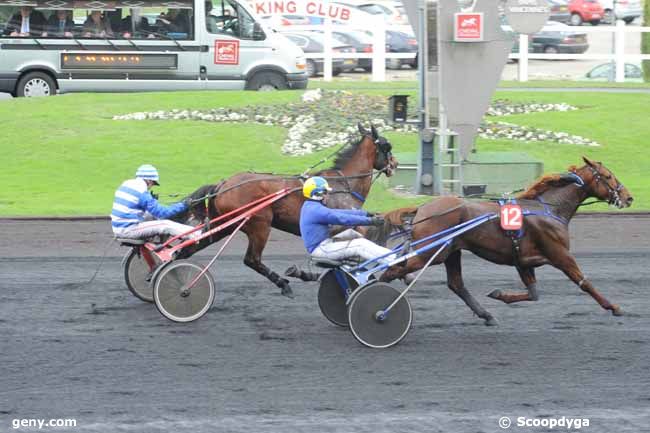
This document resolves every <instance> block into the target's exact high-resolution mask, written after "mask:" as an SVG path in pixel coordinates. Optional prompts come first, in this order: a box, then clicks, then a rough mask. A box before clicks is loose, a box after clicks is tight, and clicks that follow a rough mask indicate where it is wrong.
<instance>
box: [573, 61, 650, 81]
mask: <svg viewBox="0 0 650 433" xmlns="http://www.w3.org/2000/svg"><path fill="white" fill-rule="evenodd" d="M615 69H616V66H615V65H614V64H613V63H611V62H610V63H603V64H601V65H598V66H596V67H594V68H593V69H592V70H591V71H589V72H587V73H586V74H585V77H584V79H585V80H594V81H608V80H610V79H613V78H614V77H615V76H616V70H615ZM625 81H630V82H634V83H642V82H643V71H642V70H641V68H639V67H638V66H637V65H633V64H632V63H626V64H625Z"/></svg>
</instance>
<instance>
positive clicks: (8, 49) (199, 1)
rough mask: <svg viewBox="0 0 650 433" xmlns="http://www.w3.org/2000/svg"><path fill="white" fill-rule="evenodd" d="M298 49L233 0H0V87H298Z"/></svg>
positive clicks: (26, 91)
mask: <svg viewBox="0 0 650 433" xmlns="http://www.w3.org/2000/svg"><path fill="white" fill-rule="evenodd" d="M307 80H308V77H307V70H306V60H305V57H304V53H303V52H302V50H301V49H300V48H298V47H297V46H296V45H294V44H293V43H292V42H290V41H289V40H288V39H286V38H285V37H284V36H282V35H280V34H279V33H276V32H275V31H273V30H270V29H269V28H267V27H264V25H263V24H261V23H260V22H259V21H257V20H256V19H255V17H254V14H253V13H252V12H251V10H250V9H249V7H248V6H247V5H246V4H245V3H244V2H243V1H242V2H239V1H237V0H0V92H6V93H11V94H12V95H13V96H25V97H35V96H49V95H54V94H57V93H70V92H133V91H165V90H203V89H206V90H218V89H229V90H242V89H248V90H274V89H278V90H283V89H304V88H306V87H307Z"/></svg>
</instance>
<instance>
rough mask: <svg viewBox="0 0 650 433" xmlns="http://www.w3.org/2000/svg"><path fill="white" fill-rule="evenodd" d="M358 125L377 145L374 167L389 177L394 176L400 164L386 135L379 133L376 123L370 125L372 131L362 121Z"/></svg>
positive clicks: (375, 145)
mask: <svg viewBox="0 0 650 433" xmlns="http://www.w3.org/2000/svg"><path fill="white" fill-rule="evenodd" d="M357 127H358V128H359V132H360V133H361V135H363V136H364V137H366V138H367V139H369V140H371V141H372V144H373V145H374V147H375V161H374V163H373V168H374V169H375V170H379V171H383V172H384V173H386V176H387V177H390V176H392V175H393V172H394V171H395V169H396V168H397V164H398V163H397V160H396V159H395V157H394V156H393V153H392V150H393V146H392V145H391V144H390V142H389V141H388V140H387V139H386V138H385V137H382V136H381V135H379V133H378V132H377V129H376V128H375V126H374V125H370V131H368V130H367V129H365V128H364V127H363V125H361V123H359V124H358V125H357Z"/></svg>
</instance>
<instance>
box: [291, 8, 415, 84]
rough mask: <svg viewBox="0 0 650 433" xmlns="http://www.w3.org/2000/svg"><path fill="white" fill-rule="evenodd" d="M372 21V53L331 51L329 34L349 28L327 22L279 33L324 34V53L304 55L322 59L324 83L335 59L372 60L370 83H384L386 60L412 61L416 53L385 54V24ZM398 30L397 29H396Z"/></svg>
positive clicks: (376, 19)
mask: <svg viewBox="0 0 650 433" xmlns="http://www.w3.org/2000/svg"><path fill="white" fill-rule="evenodd" d="M369 19H370V20H374V22H373V23H370V25H368V28H369V29H370V30H369V31H370V32H372V53H360V52H356V53H339V52H333V51H332V41H333V39H332V35H331V32H334V31H341V32H346V31H349V30H350V29H351V28H354V27H351V26H347V25H332V24H328V23H327V20H326V22H325V24H324V25H309V26H298V25H293V26H290V27H287V28H286V29H285V28H282V29H281V32H280V33H282V32H286V33H292V32H294V31H297V32H300V31H312V30H317V31H320V32H323V33H324V37H323V39H324V43H325V46H324V47H323V50H324V52H322V53H305V57H306V58H308V59H324V64H323V77H324V79H325V81H331V80H332V60H333V59H334V58H336V59H372V81H386V59H413V58H415V55H416V54H417V53H390V52H386V23H385V21H384V20H383V18H381V17H377V18H375V17H374V16H370V17H369ZM397 30H399V29H397Z"/></svg>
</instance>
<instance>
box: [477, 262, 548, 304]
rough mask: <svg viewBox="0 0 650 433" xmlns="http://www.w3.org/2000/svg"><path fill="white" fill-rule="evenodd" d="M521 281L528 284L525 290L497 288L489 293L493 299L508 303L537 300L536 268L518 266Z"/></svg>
mask: <svg viewBox="0 0 650 433" xmlns="http://www.w3.org/2000/svg"><path fill="white" fill-rule="evenodd" d="M517 272H519V277H521V281H522V282H523V283H524V286H526V291H525V292H507V291H501V290H498V289H497V290H495V291H493V292H492V293H490V294H489V295H488V297H490V298H492V299H498V300H499V301H503V302H505V303H506V304H512V303H513V302H521V301H537V300H538V299H539V295H538V294H537V279H536V278H535V268H519V267H518V268H517Z"/></svg>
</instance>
